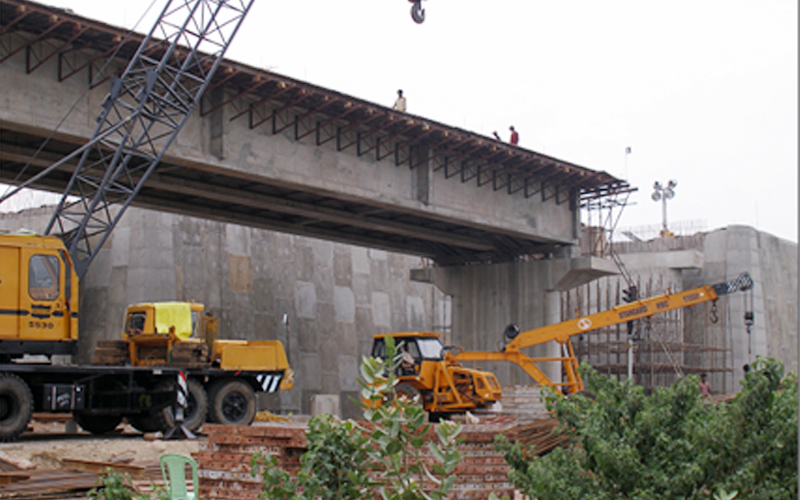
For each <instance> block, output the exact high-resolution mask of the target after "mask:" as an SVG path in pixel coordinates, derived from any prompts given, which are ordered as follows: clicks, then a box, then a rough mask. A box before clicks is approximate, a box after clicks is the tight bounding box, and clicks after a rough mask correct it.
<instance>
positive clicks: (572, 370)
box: [451, 273, 753, 393]
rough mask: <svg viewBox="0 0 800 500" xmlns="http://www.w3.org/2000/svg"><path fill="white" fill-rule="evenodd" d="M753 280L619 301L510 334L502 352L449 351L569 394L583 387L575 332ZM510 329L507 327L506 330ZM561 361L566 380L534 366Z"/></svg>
mask: <svg viewBox="0 0 800 500" xmlns="http://www.w3.org/2000/svg"><path fill="white" fill-rule="evenodd" d="M752 287H753V280H752V278H751V277H750V275H749V274H748V273H742V274H740V275H739V276H738V277H737V278H736V279H734V280H732V281H727V282H723V283H717V284H715V285H703V286H700V287H697V288H692V289H691V290H686V291H683V292H677V293H666V294H663V295H656V296H654V297H648V298H645V299H641V300H635V301H632V302H630V303H628V304H622V305H619V306H616V307H613V308H611V309H608V310H606V311H601V312H598V313H595V314H590V315H587V316H580V317H577V318H573V319H568V320H566V321H562V322H561V323H556V324H553V325H547V326H543V327H541V328H534V329H532V330H527V331H524V332H521V333H518V334H517V333H516V331H515V330H512V331H514V333H512V334H511V335H510V337H512V338H511V340H510V342H509V343H508V344H506V345H505V347H504V348H503V349H502V350H501V351H464V350H460V351H459V350H458V349H456V350H455V351H453V352H452V354H451V355H452V356H453V358H454V360H455V361H459V362H461V361H509V362H512V363H515V364H517V365H518V366H520V367H521V368H522V369H523V370H525V372H527V373H528V374H529V375H530V376H531V377H532V378H533V379H534V380H536V382H538V383H539V384H541V385H548V386H566V387H567V388H568V390H569V392H570V393H574V392H577V391H580V390H582V389H583V383H582V381H581V380H580V375H578V372H577V368H578V360H577V359H576V358H575V353H574V350H573V348H572V343H571V342H570V338H571V337H573V336H574V335H580V334H583V333H588V332H591V331H593V330H597V329H600V328H604V327H608V326H613V325H619V324H622V323H626V322H629V321H634V320H637V319H641V318H648V317H650V316H653V315H655V314H658V313H662V312H667V311H672V310H674V309H680V308H683V307H691V306H694V305H697V304H701V303H703V302H714V301H716V300H717V299H718V298H719V297H721V296H723V295H727V294H729V293H734V292H737V291H746V290H750V289H751V288H752ZM506 330H507V331H509V329H506ZM552 341H555V342H558V343H559V344H561V346H562V355H561V356H560V357H539V358H531V357H529V356H527V355H526V354H525V353H523V352H521V351H520V349H525V348H527V347H532V346H536V345H541V344H545V343H547V342H552ZM552 361H558V362H561V363H562V364H563V366H564V371H565V372H566V375H567V381H566V382H558V383H556V382H553V381H551V380H550V379H549V378H548V377H547V375H545V373H544V372H543V371H542V370H541V369H540V368H539V367H538V366H537V363H539V362H552Z"/></svg>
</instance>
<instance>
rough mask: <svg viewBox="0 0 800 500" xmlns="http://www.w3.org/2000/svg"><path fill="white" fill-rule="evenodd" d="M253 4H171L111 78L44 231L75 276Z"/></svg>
mask: <svg viewBox="0 0 800 500" xmlns="http://www.w3.org/2000/svg"><path fill="white" fill-rule="evenodd" d="M252 3H253V0H169V1H168V2H167V5H166V6H165V7H164V9H163V11H162V12H161V14H160V16H159V18H158V20H157V21H156V23H155V25H154V26H153V28H152V29H151V31H150V33H149V34H148V35H147V37H146V38H145V39H144V41H143V42H142V43H141V45H140V46H139V48H138V50H137V51H136V54H135V55H134V56H133V58H132V59H131V61H130V62H129V63H128V65H127V67H126V68H125V70H124V72H123V73H122V75H121V76H119V77H117V78H115V79H114V80H113V83H112V85H111V91H110V92H109V94H108V96H107V97H106V100H105V102H104V103H103V110H102V112H101V114H100V116H99V117H98V126H97V128H96V130H95V132H94V134H93V136H92V138H91V139H90V140H89V142H88V143H87V144H86V145H85V146H84V147H82V148H81V149H80V150H79V151H80V153H79V154H80V160H79V161H78V165H77V167H76V168H75V171H74V173H73V175H72V178H71V179H70V181H69V184H68V185H67V188H66V189H65V191H64V194H63V195H62V197H61V200H60V202H59V203H58V206H57V208H56V211H55V213H54V214H53V217H52V218H51V220H50V222H49V224H48V226H47V229H46V233H47V234H58V235H60V236H61V237H62V238H63V239H64V242H65V245H66V247H67V249H68V251H69V252H70V254H71V255H72V258H73V261H74V263H75V270H76V272H77V274H78V276H79V277H81V278H82V277H83V276H84V274H85V273H86V270H87V269H88V267H89V264H90V263H91V261H92V260H93V259H94V258H95V256H96V255H97V253H98V251H99V249H100V248H101V247H102V245H103V243H104V242H105V241H106V239H107V238H108V236H109V235H110V234H111V231H112V230H113V228H114V227H115V226H116V224H117V223H118V221H119V219H120V218H121V217H122V215H123V213H124V212H125V210H126V209H127V208H128V206H129V205H130V204H131V201H132V200H133V198H134V197H135V196H136V195H137V193H138V192H139V191H140V190H141V188H142V186H143V185H144V182H145V181H146V180H147V178H148V177H149V176H150V174H151V173H152V172H153V171H154V170H155V169H157V168H158V164H159V162H160V161H161V158H162V157H163V156H164V153H166V151H167V149H168V148H169V147H170V145H171V144H172V142H173V141H174V140H175V137H176V136H177V134H178V133H179V132H180V130H181V128H182V127H183V125H184V123H185V122H186V120H187V118H188V116H189V115H190V114H191V112H192V110H193V109H194V108H195V106H196V105H197V103H198V102H199V100H200V98H201V96H202V94H203V92H204V90H205V89H206V87H207V86H208V84H209V82H210V81H211V79H212V78H213V76H214V73H215V72H216V70H217V68H218V66H219V64H220V62H221V61H222V58H223V56H224V54H225V51H226V50H227V49H228V47H229V46H230V43H231V41H232V39H233V37H234V36H235V34H236V32H237V31H238V29H239V27H240V26H241V23H242V21H243V20H244V18H245V16H246V15H247V13H248V12H249V10H250V7H251V5H252ZM74 156H76V155H75V154H73V155H70V156H69V157H67V158H64V159H63V160H62V161H61V162H59V163H57V164H55V165H53V166H52V167H50V169H48V171H50V170H53V169H55V168H57V167H58V166H60V164H61V163H64V162H65V161H67V160H68V159H70V158H73V157H74ZM70 195H74V196H75V197H76V198H75V199H70ZM112 205H117V206H119V209H118V210H114V209H113V208H112Z"/></svg>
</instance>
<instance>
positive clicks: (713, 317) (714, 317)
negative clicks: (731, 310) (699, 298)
mask: <svg viewBox="0 0 800 500" xmlns="http://www.w3.org/2000/svg"><path fill="white" fill-rule="evenodd" d="M711 322H712V323H714V324H716V323H719V316H717V301H716V300H715V301H714V302H712V303H711Z"/></svg>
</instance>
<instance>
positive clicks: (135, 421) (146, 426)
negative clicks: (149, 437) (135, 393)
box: [125, 412, 168, 434]
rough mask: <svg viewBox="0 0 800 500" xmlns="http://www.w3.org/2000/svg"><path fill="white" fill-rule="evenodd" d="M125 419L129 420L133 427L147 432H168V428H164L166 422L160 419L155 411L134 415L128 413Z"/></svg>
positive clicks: (143, 432)
mask: <svg viewBox="0 0 800 500" xmlns="http://www.w3.org/2000/svg"><path fill="white" fill-rule="evenodd" d="M125 420H127V421H128V423H129V424H130V426H131V427H133V428H134V429H136V430H137V431H139V432H141V433H142V434H146V433H148V432H156V431H161V432H166V431H167V430H168V429H164V428H162V426H163V425H164V422H163V421H162V420H161V419H159V418H158V417H157V416H156V415H154V414H153V412H142V413H136V414H134V415H126V416H125Z"/></svg>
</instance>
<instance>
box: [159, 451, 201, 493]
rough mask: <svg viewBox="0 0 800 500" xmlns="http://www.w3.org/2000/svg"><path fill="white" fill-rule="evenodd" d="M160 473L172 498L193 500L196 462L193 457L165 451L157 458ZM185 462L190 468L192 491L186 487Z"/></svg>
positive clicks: (195, 491)
mask: <svg viewBox="0 0 800 500" xmlns="http://www.w3.org/2000/svg"><path fill="white" fill-rule="evenodd" d="M159 463H160V464H161V475H162V476H164V485H165V486H166V487H167V491H168V492H169V497H170V498H171V499H172V500H195V499H196V498H197V491H198V487H197V483H198V481H197V462H195V461H194V459H193V458H191V457H187V456H185V455H179V454H177V453H166V454H164V455H161V457H160V458H159ZM186 464H189V465H190V466H191V468H192V491H188V490H187V489H186Z"/></svg>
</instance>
